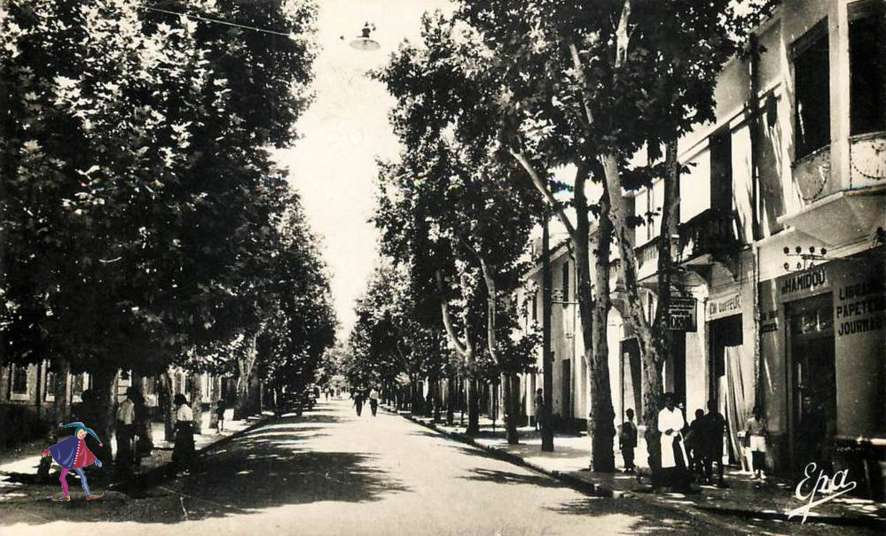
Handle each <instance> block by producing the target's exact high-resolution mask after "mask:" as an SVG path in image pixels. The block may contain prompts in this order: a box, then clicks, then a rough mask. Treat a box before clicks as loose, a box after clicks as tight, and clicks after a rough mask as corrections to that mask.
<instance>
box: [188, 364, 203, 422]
mask: <svg viewBox="0 0 886 536" xmlns="http://www.w3.org/2000/svg"><path fill="white" fill-rule="evenodd" d="M201 376H202V374H199V373H194V374H193V375H192V376H191V392H190V393H188V395H189V397H190V399H191V409H192V410H193V412H194V433H195V434H197V435H200V434H202V433H203V382H202V381H201V380H202V379H203V378H202V377H201Z"/></svg>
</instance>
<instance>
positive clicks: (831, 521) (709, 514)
mask: <svg viewBox="0 0 886 536" xmlns="http://www.w3.org/2000/svg"><path fill="white" fill-rule="evenodd" d="M385 409H386V411H388V412H389V413H391V414H393V415H399V416H401V417H403V418H404V419H406V420H408V421H411V422H414V423H415V424H418V425H420V426H423V427H425V428H427V429H429V430H433V431H435V432H437V433H438V434H440V435H442V436H444V437H447V438H449V439H452V440H454V441H459V442H461V443H466V444H468V445H471V446H473V447H475V448H478V449H480V450H482V451H484V452H487V453H489V454H491V455H493V456H494V457H496V458H498V459H500V460H503V461H507V462H510V463H513V464H514V465H519V466H521V467H526V468H529V469H532V470H533V471H536V472H539V473H542V474H545V475H547V476H550V477H551V478H554V479H556V480H559V481H560V482H563V483H564V484H567V485H569V486H570V487H572V488H574V489H577V490H579V491H581V492H583V493H585V494H587V495H591V496H593V497H604V498H615V499H618V498H622V497H624V498H635V499H638V500H642V501H644V502H646V503H649V504H653V505H656V506H659V507H662V508H669V509H675V507H674V505H673V504H671V503H668V502H665V501H661V500H659V499H658V498H657V497H654V496H647V495H643V494H638V493H636V492H633V491H620V490H613V489H611V488H609V487H607V486H602V485H600V484H597V483H595V482H588V481H587V480H584V479H581V478H578V477H576V476H574V475H572V474H570V473H564V472H562V471H557V470H555V469H546V468H544V467H541V466H540V465H538V464H536V463H532V462H528V461H526V460H525V459H524V458H523V457H521V456H519V455H517V454H512V453H510V452H507V451H505V450H502V449H500V448H496V447H492V446H489V445H484V444H482V443H479V442H477V441H476V440H475V439H473V438H472V437H469V436H467V435H465V434H462V433H458V432H450V431H448V430H444V429H442V428H440V427H438V426H437V425H436V424H434V423H430V422H425V421H422V420H419V419H417V418H415V417H413V416H412V415H411V414H408V413H400V412H398V411H394V410H390V409H387V408H385ZM691 507H692V509H693V510H694V511H695V512H696V513H697V514H698V515H700V516H704V518H705V520H707V521H709V522H711V523H713V524H717V525H721V526H724V527H727V528H729V529H733V530H747V527H745V526H741V525H734V524H732V523H729V522H728V521H725V520H723V519H722V518H723V517H724V516H730V517H737V518H741V519H762V520H775V521H783V522H785V523H789V524H796V525H797V526H802V524H800V523H798V522H797V521H796V520H793V519H788V516H787V514H785V513H782V512H758V511H756V510H740V509H728V508H717V507H711V506H702V505H696V504H693V505H691ZM681 511H682V510H681ZM808 522H809V523H815V524H827V525H836V526H855V527H865V528H874V529H886V520H879V519H867V518H863V517H835V516H814V517H813V516H810V518H809V519H808Z"/></svg>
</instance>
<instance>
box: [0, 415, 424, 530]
mask: <svg viewBox="0 0 886 536" xmlns="http://www.w3.org/2000/svg"><path fill="white" fill-rule="evenodd" d="M332 420H333V419H329V418H328V417H324V418H323V419H321V418H316V419H313V420H310V421H307V422H306V419H301V418H300V419H298V420H297V421H292V422H281V421H276V422H272V423H270V424H268V425H264V426H259V427H257V428H256V429H254V430H251V431H250V432H248V433H246V434H243V435H241V436H239V437H236V438H234V439H233V440H231V441H228V442H226V443H225V444H224V445H221V446H219V447H214V448H210V449H207V450H206V451H203V452H201V454H200V455H199V456H198V458H197V462H196V463H195V466H194V467H193V468H192V470H191V471H190V474H187V475H184V476H180V477H178V478H174V477H175V475H174V473H171V472H170V470H169V468H164V469H163V470H162V471H157V472H156V473H154V474H152V475H150V477H144V478H143V477H139V478H137V479H134V480H133V481H131V482H129V483H128V485H126V486H122V487H121V488H119V491H123V492H124V493H119V492H111V493H108V494H107V496H106V497H105V499H104V500H101V501H95V502H91V503H87V502H85V501H83V499H82V497H81V496H80V494H79V493H76V491H79V490H78V489H75V488H74V487H73V486H72V488H71V491H72V497H73V498H74V500H73V501H71V502H70V503H62V504H56V503H52V502H51V501H49V500H47V499H46V498H45V497H44V498H41V499H42V500H31V501H29V502H28V504H24V505H23V504H21V503H19V504H18V505H13V504H4V503H2V502H0V527H2V526H5V525H11V524H14V523H25V524H29V525H40V524H43V523H49V522H53V521H58V520H65V521H70V522H86V523H88V522H95V521H102V522H108V521H109V520H110V521H114V520H118V521H120V522H135V523H178V522H181V521H184V520H191V521H193V520H197V519H205V518H212V517H226V516H231V515H238V514H249V513H254V512H257V511H259V510H264V509H267V508H273V507H277V506H284V505H297V504H305V503H312V502H316V501H335V502H350V503H361V502H367V501H377V500H380V499H381V498H382V496H383V495H385V494H391V493H399V492H405V491H408V488H406V487H405V486H404V485H402V484H401V483H400V482H398V481H396V480H394V479H392V478H391V477H389V476H388V474H387V472H386V471H383V470H381V469H379V468H378V464H377V462H376V457H375V456H373V455H370V454H364V453H355V452H326V451H308V450H307V449H306V448H305V445H304V443H305V441H306V440H308V439H311V438H315V437H317V436H320V435H325V434H322V433H320V432H319V431H320V430H322V429H323V427H322V426H313V425H311V423H320V422H327V423H328V422H332ZM90 483H91V482H90ZM78 488H79V486H78ZM54 491H55V492H56V493H57V492H58V489H57V487H56V489H55V490H54ZM23 507H24V508H23ZM0 532H2V530H0Z"/></svg>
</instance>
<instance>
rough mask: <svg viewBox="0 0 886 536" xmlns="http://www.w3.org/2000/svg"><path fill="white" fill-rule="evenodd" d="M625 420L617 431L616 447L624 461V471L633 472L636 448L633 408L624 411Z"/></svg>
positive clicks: (634, 469) (635, 468)
mask: <svg viewBox="0 0 886 536" xmlns="http://www.w3.org/2000/svg"><path fill="white" fill-rule="evenodd" d="M625 417H627V420H626V421H625V422H624V423H622V425H621V429H620V430H619V433H618V448H619V449H620V450H621V457H622V458H623V459H624V462H625V473H633V472H635V471H636V470H637V467H636V466H635V465H634V449H635V448H637V426H636V425H635V424H634V410H633V409H630V408H628V410H627V411H625Z"/></svg>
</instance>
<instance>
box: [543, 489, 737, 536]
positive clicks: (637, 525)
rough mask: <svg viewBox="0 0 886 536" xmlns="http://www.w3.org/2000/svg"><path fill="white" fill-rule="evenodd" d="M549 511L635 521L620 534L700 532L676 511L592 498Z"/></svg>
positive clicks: (695, 524) (694, 522)
mask: <svg viewBox="0 0 886 536" xmlns="http://www.w3.org/2000/svg"><path fill="white" fill-rule="evenodd" d="M549 510H551V511H554V512H557V513H559V514H571V515H578V516H591V517H602V516H617V517H622V516H625V517H630V518H632V519H634V521H632V522H631V524H630V529H629V530H627V531H625V532H620V533H619V534H650V535H663V534H696V533H697V532H698V531H699V527H698V526H697V522H696V521H695V520H694V519H693V518H692V517H691V516H690V515H684V514H678V513H676V512H674V511H673V510H668V509H664V508H657V507H654V506H650V505H644V504H642V503H638V502H635V501H622V500H613V499H606V498H601V497H588V498H587V499H579V500H576V501H571V502H568V503H565V504H562V505H560V506H559V507H556V508H550V509H549ZM720 534H731V533H730V532H729V531H728V530H723V531H721V532H720ZM736 534H738V533H736Z"/></svg>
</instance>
